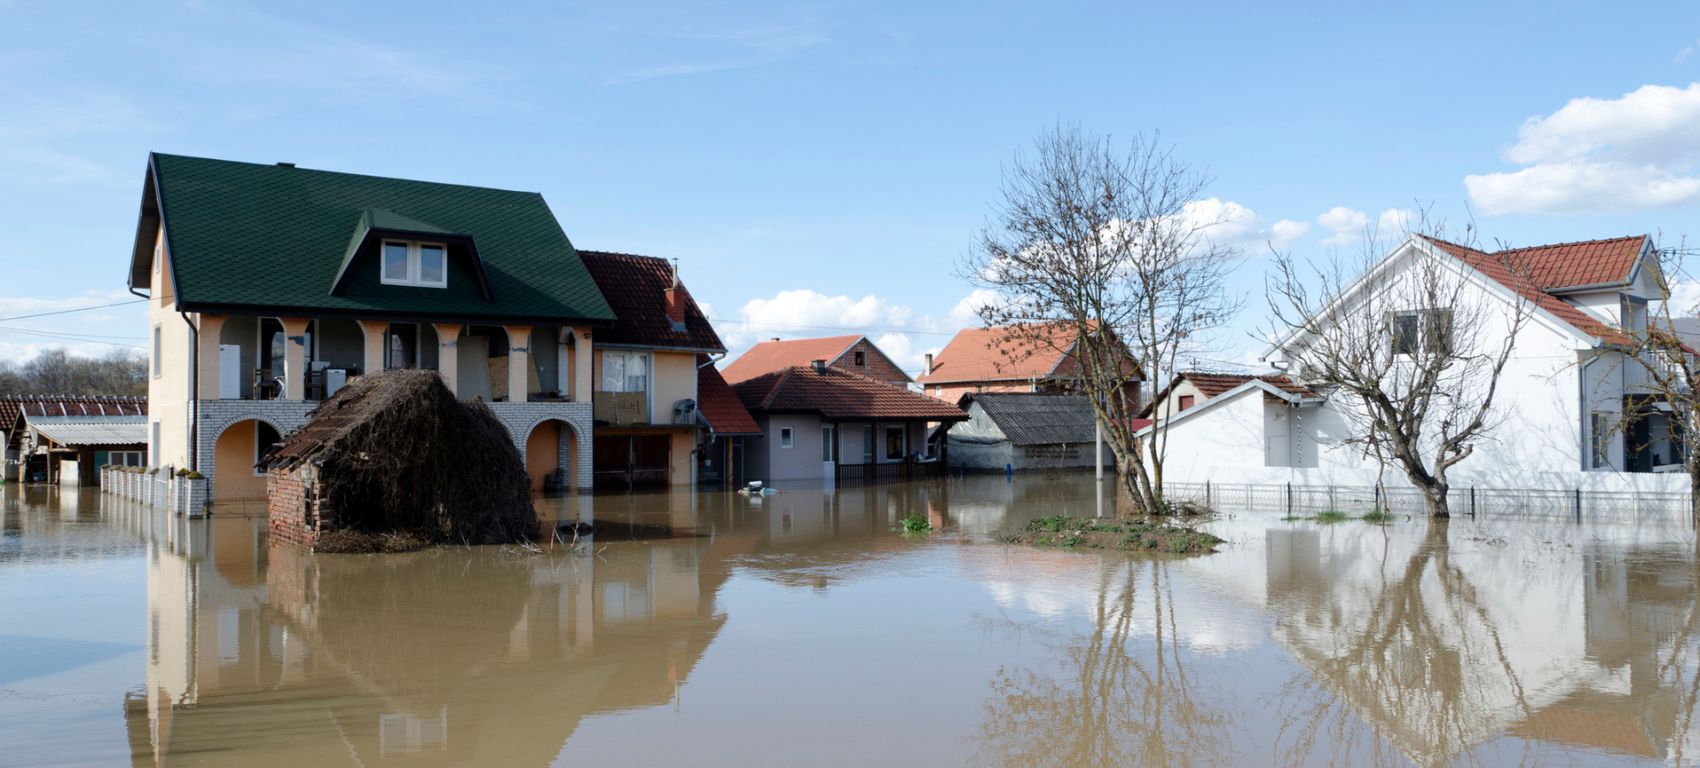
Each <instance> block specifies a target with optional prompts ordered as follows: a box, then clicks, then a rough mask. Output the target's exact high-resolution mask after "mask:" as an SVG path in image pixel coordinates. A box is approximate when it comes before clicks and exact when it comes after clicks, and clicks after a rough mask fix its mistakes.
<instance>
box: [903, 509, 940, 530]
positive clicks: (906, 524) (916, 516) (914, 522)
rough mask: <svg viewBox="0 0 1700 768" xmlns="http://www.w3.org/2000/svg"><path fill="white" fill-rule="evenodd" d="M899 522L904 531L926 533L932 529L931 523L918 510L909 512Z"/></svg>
mask: <svg viewBox="0 0 1700 768" xmlns="http://www.w3.org/2000/svg"><path fill="white" fill-rule="evenodd" d="M899 524H900V525H902V526H903V532H904V533H926V532H927V531H930V530H932V529H933V526H932V524H931V523H929V522H927V518H925V517H922V516H921V513H919V512H910V513H909V516H908V517H905V518H903V520H902V521H900V523H899Z"/></svg>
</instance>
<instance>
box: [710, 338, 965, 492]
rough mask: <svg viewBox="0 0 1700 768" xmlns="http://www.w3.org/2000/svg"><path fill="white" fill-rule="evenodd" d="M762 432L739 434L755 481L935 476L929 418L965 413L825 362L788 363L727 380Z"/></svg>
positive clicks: (938, 467)
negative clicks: (734, 381) (747, 435)
mask: <svg viewBox="0 0 1700 768" xmlns="http://www.w3.org/2000/svg"><path fill="white" fill-rule="evenodd" d="M732 389H733V391H735V392H736V393H737V394H738V399H739V400H740V401H742V402H743V404H744V407H745V408H747V409H749V412H750V415H752V416H754V417H755V420H756V423H757V425H759V427H760V428H761V435H760V436H759V437H754V438H746V446H747V447H746V449H745V461H746V471H747V473H748V475H749V477H750V478H751V479H757V480H771V481H779V480H815V481H819V480H833V481H835V480H873V479H896V478H908V477H917V476H924V475H932V474H939V473H941V472H942V471H943V469H944V461H943V457H942V456H940V453H939V451H938V446H937V445H936V444H933V443H929V442H928V440H927V436H928V425H929V424H952V423H955V422H958V421H962V420H964V419H966V418H968V415H967V414H965V413H963V412H962V409H960V408H957V407H956V406H954V405H951V404H949V403H941V402H939V401H938V400H936V399H934V398H931V397H927V396H926V395H922V394H919V393H916V392H911V391H909V390H907V389H903V388H900V387H894V386H892V385H890V384H887V383H885V382H883V381H875V380H873V379H870V378H867V377H865V376H861V375H859V374H855V373H849V372H846V371H842V370H839V369H836V368H831V367H828V366H827V364H826V361H825V360H816V361H814V362H813V364H811V365H803V366H792V367H790V368H784V369H781V370H778V371H774V372H772V373H767V374H764V375H761V376H757V377H755V378H752V379H748V380H746V381H742V382H739V383H737V384H734V385H732Z"/></svg>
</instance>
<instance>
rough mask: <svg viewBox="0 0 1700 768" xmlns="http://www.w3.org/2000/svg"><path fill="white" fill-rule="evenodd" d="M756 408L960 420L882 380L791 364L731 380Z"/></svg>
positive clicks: (948, 408) (838, 417)
mask: <svg viewBox="0 0 1700 768" xmlns="http://www.w3.org/2000/svg"><path fill="white" fill-rule="evenodd" d="M732 390H733V391H734V392H737V393H738V399H739V400H741V401H743V403H744V407H746V408H748V409H749V410H750V411H752V412H756V413H763V412H766V413H813V414H817V415H819V416H820V417H821V418H823V419H826V420H829V421H861V420H864V419H866V420H884V421H961V420H964V419H967V418H968V414H966V413H963V412H962V409H961V408H958V407H956V406H954V405H951V404H949V403H945V402H942V401H939V400H936V399H933V398H931V397H927V396H926V395H923V394H919V393H916V392H911V391H909V390H907V389H902V388H899V387H894V386H892V385H890V384H887V383H885V382H883V381H875V380H873V379H870V378H867V377H865V376H858V375H856V374H854V373H849V372H846V371H840V370H838V369H835V368H828V369H826V370H824V371H817V370H815V369H814V368H813V367H812V366H806V365H804V366H795V367H791V368H786V369H784V370H780V371H775V372H773V373H768V374H764V375H762V376H757V377H755V378H753V379H749V380H747V381H742V382H739V383H737V384H733V385H732Z"/></svg>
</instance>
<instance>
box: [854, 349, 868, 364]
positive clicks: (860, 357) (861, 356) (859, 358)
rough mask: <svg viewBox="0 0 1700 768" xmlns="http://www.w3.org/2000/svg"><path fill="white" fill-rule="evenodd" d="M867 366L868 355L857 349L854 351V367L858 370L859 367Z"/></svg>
mask: <svg viewBox="0 0 1700 768" xmlns="http://www.w3.org/2000/svg"><path fill="white" fill-rule="evenodd" d="M867 364H868V353H866V352H863V351H861V350H859V349H858V350H856V367H857V368H860V367H862V366H865V365H867Z"/></svg>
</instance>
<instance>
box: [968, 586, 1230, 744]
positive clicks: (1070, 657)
mask: <svg viewBox="0 0 1700 768" xmlns="http://www.w3.org/2000/svg"><path fill="white" fill-rule="evenodd" d="M1176 629H1177V623H1176V618H1175V605H1174V600H1173V597H1172V591H1171V587H1170V579H1169V575H1168V568H1167V565H1166V564H1165V563H1164V562H1162V561H1136V560H1126V561H1122V562H1111V561H1109V559H1106V562H1104V563H1103V564H1102V565H1101V566H1100V569H1099V573H1098V579H1097V583H1096V585H1095V594H1094V602H1093V627H1092V630H1091V631H1090V632H1089V633H1088V634H1087V635H1085V636H1084V637H1074V638H1067V639H1059V640H1058V641H1057V642H1055V643H1053V644H1052V648H1053V649H1054V650H1055V651H1056V654H1057V659H1058V660H1057V665H1058V667H1059V668H1060V670H1061V674H1058V675H1050V674H1045V673H1044V672H1041V671H1034V670H1030V669H1010V668H1004V669H1001V670H999V672H998V675H997V677H996V678H995V679H994V680H993V681H992V691H991V696H990V698H989V700H988V702H987V704H986V707H985V709H986V720H985V723H984V724H983V725H982V726H981V732H982V735H983V737H984V738H983V740H982V746H981V750H980V753H979V755H978V758H979V760H978V762H980V763H982V764H990V765H1011V766H1047V765H1057V766H1062V765H1165V766H1166V765H1176V766H1187V765H1222V764H1226V763H1230V762H1233V761H1232V760H1231V759H1230V758H1231V750H1230V748H1229V745H1228V731H1227V726H1228V725H1229V722H1230V719H1229V717H1228V716H1227V714H1226V713H1225V712H1223V711H1221V710H1218V709H1213V708H1212V707H1211V706H1210V704H1209V703H1207V702H1206V701H1204V700H1201V699H1200V698H1199V697H1195V695H1194V688H1193V686H1194V685H1195V682H1194V681H1193V680H1192V679H1191V678H1189V676H1188V674H1187V667H1186V664H1185V662H1184V659H1183V658H1182V656H1183V654H1182V653H1181V650H1180V646H1179V640H1178V636H1177V631H1176ZM1146 632H1149V633H1150V636H1149V637H1145V636H1143V635H1144V634H1145V633H1146Z"/></svg>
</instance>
